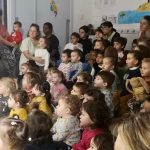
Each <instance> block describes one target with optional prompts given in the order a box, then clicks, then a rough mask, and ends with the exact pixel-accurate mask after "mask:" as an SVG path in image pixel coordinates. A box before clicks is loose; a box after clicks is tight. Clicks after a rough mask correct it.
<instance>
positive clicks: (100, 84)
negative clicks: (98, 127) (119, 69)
mask: <svg viewBox="0 0 150 150" xmlns="http://www.w3.org/2000/svg"><path fill="white" fill-rule="evenodd" d="M114 80H115V76H114V75H113V74H112V73H111V72H108V71H101V72H99V73H97V75H96V78H95V80H94V87H97V88H98V89H99V90H100V91H101V92H102V93H103V94H104V95H105V102H106V104H107V106H108V108H109V110H110V115H111V117H112V116H113V114H114V105H113V102H112V92H111V86H112V84H113V82H114Z"/></svg>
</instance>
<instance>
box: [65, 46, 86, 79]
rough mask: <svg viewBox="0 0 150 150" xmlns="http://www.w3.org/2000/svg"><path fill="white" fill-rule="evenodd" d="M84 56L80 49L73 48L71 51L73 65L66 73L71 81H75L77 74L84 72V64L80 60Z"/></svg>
mask: <svg viewBox="0 0 150 150" xmlns="http://www.w3.org/2000/svg"><path fill="white" fill-rule="evenodd" d="M81 57H82V52H81V51H80V50H79V49H76V50H73V51H72V52H71V66H70V70H68V72H67V74H66V79H67V80H70V81H74V80H75V79H76V77H77V75H78V74H79V73H80V72H82V70H83V65H82V62H80V60H81Z"/></svg>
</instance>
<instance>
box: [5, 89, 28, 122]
mask: <svg viewBox="0 0 150 150" xmlns="http://www.w3.org/2000/svg"><path fill="white" fill-rule="evenodd" d="M28 102H29V97H28V94H27V93H26V92H25V91H23V90H16V91H14V92H12V93H11V94H10V96H9V99H8V107H9V108H11V111H10V113H9V117H11V118H15V119H20V120H22V121H26V120H27V111H26V109H25V108H26V104H27V103H28Z"/></svg>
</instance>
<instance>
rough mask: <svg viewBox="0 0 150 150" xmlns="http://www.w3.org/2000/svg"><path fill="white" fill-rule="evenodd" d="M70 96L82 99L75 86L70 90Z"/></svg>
mask: <svg viewBox="0 0 150 150" xmlns="http://www.w3.org/2000/svg"><path fill="white" fill-rule="evenodd" d="M71 94H72V95H77V96H78V97H79V98H80V99H83V95H82V94H81V91H80V89H79V88H78V87H76V86H75V85H74V86H73V88H72V91H71Z"/></svg>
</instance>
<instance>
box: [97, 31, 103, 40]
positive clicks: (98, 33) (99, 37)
mask: <svg viewBox="0 0 150 150" xmlns="http://www.w3.org/2000/svg"><path fill="white" fill-rule="evenodd" d="M102 37H103V34H102V33H101V32H99V31H96V33H95V38H96V39H97V40H101V39H102Z"/></svg>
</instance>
